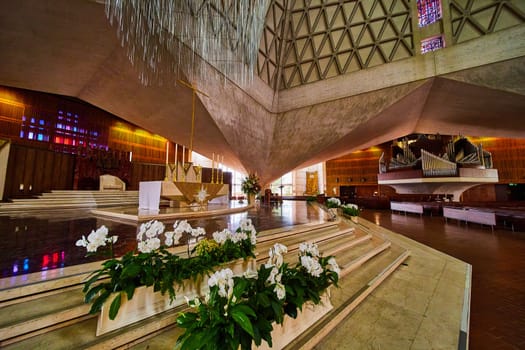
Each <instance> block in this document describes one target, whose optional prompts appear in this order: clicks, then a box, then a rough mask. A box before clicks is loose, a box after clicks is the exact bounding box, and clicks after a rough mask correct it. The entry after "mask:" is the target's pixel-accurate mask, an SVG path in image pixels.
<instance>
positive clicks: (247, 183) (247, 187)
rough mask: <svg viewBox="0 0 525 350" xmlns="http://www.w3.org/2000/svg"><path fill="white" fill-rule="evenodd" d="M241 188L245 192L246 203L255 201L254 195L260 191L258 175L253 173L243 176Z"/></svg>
mask: <svg viewBox="0 0 525 350" xmlns="http://www.w3.org/2000/svg"><path fill="white" fill-rule="evenodd" d="M241 190H242V191H243V192H244V193H246V195H247V197H248V204H253V203H254V202H255V195H256V194H257V193H259V192H260V191H261V185H260V184H259V177H258V176H257V175H255V174H253V173H252V174H250V175H248V176H247V177H245V178H244V180H243V181H242V184H241Z"/></svg>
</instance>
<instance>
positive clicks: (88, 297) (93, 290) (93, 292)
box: [84, 284, 105, 303]
mask: <svg viewBox="0 0 525 350" xmlns="http://www.w3.org/2000/svg"><path fill="white" fill-rule="evenodd" d="M104 288H105V285H104V284H98V285H96V286H94V287H93V288H91V289H90V290H89V291H88V292H87V293H86V295H85V297H84V301H85V302H86V303H90V302H91V300H93V298H94V297H95V296H96V295H97V294H98V292H99V291H101V290H102V289H104Z"/></svg>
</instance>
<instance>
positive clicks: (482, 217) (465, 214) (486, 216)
mask: <svg viewBox="0 0 525 350" xmlns="http://www.w3.org/2000/svg"><path fill="white" fill-rule="evenodd" d="M443 217H444V218H445V222H446V221H447V219H455V220H457V221H458V222H460V221H465V223H467V224H468V223H469V222H473V223H476V224H481V225H488V226H490V227H491V229H492V231H494V226H496V213H495V212H493V211H489V210H481V209H477V208H451V207H443Z"/></svg>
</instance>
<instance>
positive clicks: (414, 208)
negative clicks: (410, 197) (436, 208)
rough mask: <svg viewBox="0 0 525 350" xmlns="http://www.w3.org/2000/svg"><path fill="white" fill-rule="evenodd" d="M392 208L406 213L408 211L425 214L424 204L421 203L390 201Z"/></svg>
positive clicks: (420, 214)
mask: <svg viewBox="0 0 525 350" xmlns="http://www.w3.org/2000/svg"><path fill="white" fill-rule="evenodd" d="M390 210H392V211H394V210H395V211H399V212H404V213H405V215H406V214H407V212H408V213H414V214H419V216H422V215H423V205H421V204H419V203H409V202H390Z"/></svg>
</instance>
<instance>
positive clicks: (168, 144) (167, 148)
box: [166, 141, 170, 164]
mask: <svg viewBox="0 0 525 350" xmlns="http://www.w3.org/2000/svg"><path fill="white" fill-rule="evenodd" d="M169 151H170V142H169V141H166V164H168V154H169Z"/></svg>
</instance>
